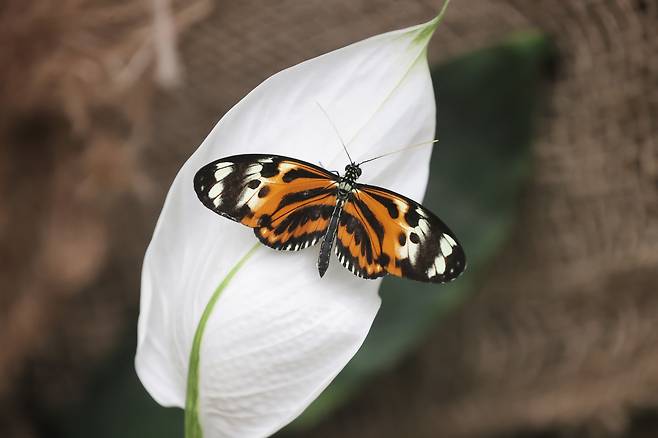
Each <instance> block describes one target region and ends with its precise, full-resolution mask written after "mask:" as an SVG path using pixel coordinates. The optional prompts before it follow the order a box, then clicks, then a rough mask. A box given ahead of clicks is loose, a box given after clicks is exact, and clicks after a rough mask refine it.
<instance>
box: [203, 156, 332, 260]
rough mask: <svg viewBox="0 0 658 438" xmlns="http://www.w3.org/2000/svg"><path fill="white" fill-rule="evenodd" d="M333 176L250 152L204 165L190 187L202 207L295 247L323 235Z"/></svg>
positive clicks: (274, 242) (268, 240)
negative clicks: (192, 188) (192, 186)
mask: <svg viewBox="0 0 658 438" xmlns="http://www.w3.org/2000/svg"><path fill="white" fill-rule="evenodd" d="M337 181H338V178H337V177H336V175H334V174H333V173H331V172H328V171H326V170H324V169H322V168H321V167H318V166H315V165H313V164H310V163H307V162H304V161H300V160H295V159H293V158H287V157H282V156H278V155H259V154H249V155H236V156H233V157H227V158H222V159H220V160H217V161H214V162H212V163H209V164H207V165H205V166H204V167H202V168H201V169H200V170H199V171H198V172H197V173H196V175H195V177H194V190H195V191H196V193H197V196H198V197H199V199H200V200H201V202H202V203H203V204H204V205H205V206H206V207H208V208H209V209H210V210H212V211H214V212H215V213H217V214H220V215H222V216H225V217H227V218H229V219H232V220H234V221H237V222H240V223H242V224H244V225H246V226H248V227H251V228H253V229H254V233H255V234H256V236H257V237H258V238H259V239H260V241H261V242H262V243H264V244H265V245H267V246H270V247H272V248H275V249H287V250H299V249H302V248H306V247H307V246H309V245H313V244H315V243H317V242H318V241H319V240H320V239H321V238H322V236H323V235H324V232H325V231H326V229H327V226H328V222H329V217H330V216H331V212H332V211H333V207H334V205H335V204H336V186H337V184H338V182H337Z"/></svg>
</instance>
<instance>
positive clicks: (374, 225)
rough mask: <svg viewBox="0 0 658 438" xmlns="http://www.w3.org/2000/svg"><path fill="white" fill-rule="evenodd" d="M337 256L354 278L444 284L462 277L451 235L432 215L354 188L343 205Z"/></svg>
mask: <svg viewBox="0 0 658 438" xmlns="http://www.w3.org/2000/svg"><path fill="white" fill-rule="evenodd" d="M336 254H337V255H338V258H339V260H340V261H341V263H342V264H343V265H344V266H345V267H346V268H348V269H349V270H350V271H352V272H353V273H354V274H355V275H358V276H360V277H364V278H377V277H381V276H383V275H385V274H391V275H395V276H397V277H407V278H410V279H413V280H419V281H425V282H434V283H444V282H447V281H451V280H454V279H455V278H457V277H458V276H459V274H461V273H462V272H463V271H464V268H465V267H466V257H465V255H464V250H463V249H462V247H461V245H459V243H458V242H457V238H456V237H455V235H454V233H453V232H452V231H450V229H449V228H448V227H447V226H446V225H445V224H444V223H443V222H442V221H441V220H440V219H439V218H438V217H436V216H435V215H434V214H433V213H432V212H430V211H429V210H427V209H426V208H424V207H423V206H422V205H420V204H418V203H417V202H414V201H412V200H411V199H409V198H407V197H404V196H402V195H399V194H397V193H394V192H391V191H389V190H386V189H383V188H380V187H375V186H369V185H364V184H359V185H358V186H357V188H356V189H355V190H354V191H353V192H352V196H351V198H350V200H349V201H348V202H347V203H346V204H345V207H344V209H343V214H342V216H341V220H340V224H339V226H338V233H337V238H336Z"/></svg>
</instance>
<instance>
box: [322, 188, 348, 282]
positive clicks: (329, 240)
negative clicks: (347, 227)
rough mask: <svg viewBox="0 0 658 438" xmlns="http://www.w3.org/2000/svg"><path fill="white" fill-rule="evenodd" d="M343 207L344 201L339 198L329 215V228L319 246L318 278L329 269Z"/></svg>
mask: <svg viewBox="0 0 658 438" xmlns="http://www.w3.org/2000/svg"><path fill="white" fill-rule="evenodd" d="M344 205H345V200H344V199H341V198H339V199H338V202H336V207H335V208H334V211H333V213H332V214H331V219H330V221H329V227H328V228H327V232H326V234H325V235H324V239H323V240H322V244H321V245H320V255H319V256H318V272H319V273H320V277H323V276H324V274H325V272H327V269H328V268H329V260H330V258H331V248H332V247H333V246H334V241H335V240H336V231H337V230H338V222H339V221H340V216H341V214H342V212H343V206H344Z"/></svg>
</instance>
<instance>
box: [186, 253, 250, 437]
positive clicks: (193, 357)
mask: <svg viewBox="0 0 658 438" xmlns="http://www.w3.org/2000/svg"><path fill="white" fill-rule="evenodd" d="M259 246H260V244H256V245H254V246H253V247H252V248H251V249H250V250H249V251H247V253H246V254H245V255H244V256H243V257H242V258H241V259H240V260H239V261H238V262H237V263H236V264H235V266H233V268H231V270H230V271H229V272H228V274H226V277H224V279H223V280H222V282H221V283H219V286H217V288H216V289H215V292H213V294H212V296H211V297H210V300H208V304H206V308H205V309H204V310H203V314H202V315H201V319H200V320H199V325H197V328H196V331H195V332H194V340H193V341H192V351H191V352H190V362H189V366H188V370H187V395H186V399H185V438H203V430H202V429H201V423H200V421H199V357H200V351H201V341H202V339H203V332H204V331H205V329H206V324H207V323H208V319H209V318H210V315H211V314H212V311H213V309H214V308H215V304H216V303H217V300H218V299H219V296H220V295H221V294H222V291H223V290H224V289H225V288H226V286H228V284H229V283H230V282H231V280H232V279H233V277H234V276H235V274H236V273H237V272H238V271H239V270H240V268H241V267H242V265H244V264H245V262H246V261H247V260H249V258H250V257H251V256H252V255H253V253H254V252H255V251H256V249H257V248H258V247H259Z"/></svg>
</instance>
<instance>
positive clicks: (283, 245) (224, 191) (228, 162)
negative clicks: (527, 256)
mask: <svg viewBox="0 0 658 438" xmlns="http://www.w3.org/2000/svg"><path fill="white" fill-rule="evenodd" d="M343 146H344V145H343ZM345 150H346V152H347V149H345ZM387 155H388V154H387ZM348 157H349V153H348ZM376 158H380V157H376ZM373 159H374V158H373ZM373 159H370V160H366V161H362V162H361V163H358V164H357V163H354V162H353V161H352V160H351V158H350V164H348V165H347V166H346V167H345V173H344V174H343V175H342V176H341V175H340V174H339V173H338V172H335V173H334V172H330V171H328V170H325V169H324V168H322V167H320V166H316V165H314V164H311V163H307V162H305V161H302V160H297V159H294V158H289V157H284V156H280V155H270V154H245V155H234V156H232V157H227V158H221V159H219V160H216V161H213V162H212V163H208V164H206V165H205V166H203V167H202V168H201V169H199V171H198V172H197V173H196V175H195V177H194V190H195V192H196V194H197V196H198V198H199V200H200V201H201V202H202V203H203V205H205V206H206V207H207V208H208V209H210V210H212V211H213V212H215V213H217V214H219V215H221V216H224V217H226V218H229V219H231V220H233V221H236V222H240V223H241V224H243V225H246V226H248V227H250V228H253V230H254V233H255V234H256V237H257V238H258V239H259V240H260V241H261V242H262V243H263V244H264V245H266V246H269V247H270V248H274V249H277V250H289V251H297V250H301V249H304V248H307V247H309V246H312V245H315V244H317V243H318V242H322V243H321V245H320V254H319V257H318V263H317V267H318V271H319V274H320V277H322V276H323V275H324V274H325V272H326V271H327V268H328V267H329V260H330V256H331V250H332V247H335V252H336V255H337V256H338V260H339V261H340V263H341V264H342V265H343V266H345V267H346V268H347V269H349V270H350V271H351V272H352V273H354V274H355V275H357V276H359V277H362V278H368V279H373V278H378V277H382V276H384V275H386V274H391V275H394V276H397V277H406V278H410V279H412V280H418V281H424V282H434V283H443V282H447V281H450V280H454V279H455V278H457V277H458V276H459V274H461V273H462V272H463V271H464V269H465V267H466V258H465V255H464V250H463V249H462V246H461V245H460V244H459V243H458V241H457V238H456V237H455V234H454V233H453V232H452V231H450V229H449V228H448V227H447V226H446V225H445V224H444V223H443V222H442V221H441V220H440V219H439V218H438V217H436V216H435V215H434V214H433V213H432V212H431V211H429V210H427V209H426V208H425V207H423V206H422V205H420V204H418V203H417V202H415V201H413V200H411V199H409V198H407V197H405V196H403V195H400V194H397V193H395V192H392V191H390V190H387V189H384V188H381V187H376V186H371V185H367V184H359V183H357V182H356V181H357V180H358V178H359V177H360V176H361V167H360V166H361V165H362V164H363V163H365V162H367V161H372V160H373Z"/></svg>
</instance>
